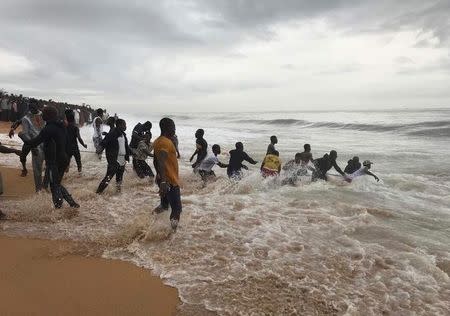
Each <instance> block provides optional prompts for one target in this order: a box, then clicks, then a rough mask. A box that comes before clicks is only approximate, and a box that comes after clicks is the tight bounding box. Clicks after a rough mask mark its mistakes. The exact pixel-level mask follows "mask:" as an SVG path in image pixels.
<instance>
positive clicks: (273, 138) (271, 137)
mask: <svg viewBox="0 0 450 316" xmlns="http://www.w3.org/2000/svg"><path fill="white" fill-rule="evenodd" d="M275 140H278V138H277V137H276V136H275V135H272V136H270V141H271V142H273V141H275Z"/></svg>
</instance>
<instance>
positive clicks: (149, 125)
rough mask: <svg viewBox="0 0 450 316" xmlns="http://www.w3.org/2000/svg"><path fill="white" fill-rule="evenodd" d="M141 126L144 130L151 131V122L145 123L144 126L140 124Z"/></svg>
mask: <svg viewBox="0 0 450 316" xmlns="http://www.w3.org/2000/svg"><path fill="white" fill-rule="evenodd" d="M142 126H143V127H144V128H145V130H149V129H152V122H150V121H147V122H145V123H144V124H142Z"/></svg>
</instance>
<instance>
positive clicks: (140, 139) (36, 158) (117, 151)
mask: <svg viewBox="0 0 450 316" xmlns="http://www.w3.org/2000/svg"><path fill="white" fill-rule="evenodd" d="M92 122H93V123H92V126H93V136H92V141H93V144H94V147H95V153H96V155H97V157H98V159H99V160H100V161H101V160H102V157H103V153H104V154H105V156H106V163H107V168H106V175H105V176H104V178H103V179H102V180H101V181H100V183H99V185H98V187H97V190H96V192H97V194H102V193H103V192H104V191H105V190H106V189H107V187H108V185H109V183H110V182H111V181H112V179H113V178H114V177H115V179H116V190H117V192H121V189H122V181H123V176H124V171H125V166H126V164H127V162H130V158H131V159H132V166H133V169H134V171H135V172H136V174H137V176H138V177H139V178H141V179H144V178H148V179H149V182H150V183H152V182H153V181H155V182H156V184H157V185H158V187H159V195H160V204H159V205H158V206H157V207H156V208H155V209H154V213H157V214H158V213H161V212H164V211H166V210H168V209H169V206H170V208H171V214H170V224H171V227H172V228H173V229H174V230H175V229H176V228H177V226H178V223H179V220H180V214H181V212H182V204H181V191H180V181H179V169H178V159H179V158H180V152H179V150H178V138H177V136H176V134H175V131H176V128H175V122H174V121H173V120H172V119H170V118H167V117H166V118H163V119H161V120H160V122H159V127H160V131H161V133H160V136H159V137H157V138H156V139H155V140H154V141H153V142H152V133H151V129H152V123H151V122H149V121H147V122H145V123H138V124H137V125H136V126H135V127H134V128H133V130H132V133H131V140H130V142H129V141H128V138H127V134H126V130H127V124H126V122H125V120H123V119H121V118H118V117H117V115H116V116H114V117H105V113H104V111H103V110H102V109H98V110H96V113H95V117H94V118H93V120H92ZM21 124H22V132H21V133H19V137H20V138H21V139H22V140H23V142H24V145H23V148H22V151H18V150H13V149H8V148H6V147H0V151H1V152H4V153H15V154H17V155H19V156H20V160H21V162H22V163H23V168H24V170H26V166H25V162H24V161H26V155H27V154H28V153H29V152H30V151H31V152H32V166H33V174H34V181H35V189H36V191H37V192H38V191H40V190H42V189H43V188H45V187H47V186H48V185H49V186H50V191H51V193H52V200H53V204H54V206H55V208H61V207H62V205H63V202H64V201H66V202H67V203H68V204H69V206H70V207H73V208H79V207H80V205H79V204H78V203H77V202H75V200H74V199H73V198H72V196H71V195H70V193H69V192H68V191H67V189H66V188H65V187H64V186H63V184H62V179H63V176H64V173H65V172H66V171H67V170H68V166H69V164H70V159H71V157H72V156H73V157H75V160H76V164H77V168H78V171H79V172H81V171H82V162H81V156H80V151H79V147H78V143H80V144H81V145H82V146H84V147H86V144H85V143H84V141H83V139H82V138H81V136H80V131H79V128H78V126H77V124H76V122H75V116H74V111H73V110H72V109H70V108H66V110H65V111H64V118H63V119H62V118H61V117H60V116H59V112H58V111H57V109H56V108H55V107H54V106H52V105H49V106H45V107H43V108H42V111H40V110H39V106H38V103H37V102H33V101H32V102H30V103H29V112H28V113H27V115H26V116H24V118H22V120H21ZM105 126H108V127H109V130H108V131H107V132H106V131H104V127H105ZM13 131H14V126H13V127H12V129H11V133H12V134H13ZM11 133H10V136H11ZM194 136H195V151H194V153H193V154H192V156H191V157H190V161H191V162H192V161H193V160H194V158H195V162H194V163H193V164H192V168H193V171H194V173H196V174H198V175H199V177H200V178H201V180H202V182H203V186H206V185H207V183H208V182H210V181H212V180H214V179H215V177H216V175H215V173H214V171H213V167H214V166H215V165H218V166H219V167H220V168H226V169H227V175H228V177H229V178H230V179H232V180H234V181H240V180H241V179H242V178H243V176H244V173H243V171H242V170H243V169H244V170H245V169H248V167H247V166H246V165H245V164H244V162H248V163H250V164H252V165H256V164H258V162H257V161H256V160H255V159H253V158H252V157H250V156H249V155H248V154H247V153H246V152H245V151H244V145H243V143H242V142H237V143H236V144H235V149H233V150H231V151H230V152H229V161H228V163H224V162H221V161H220V160H219V158H218V155H220V153H221V148H220V145H218V144H214V145H213V146H211V150H212V153H211V154H210V155H208V142H207V141H206V140H205V131H204V130H203V129H198V130H197V131H196V132H195V135H194ZM277 143H278V138H277V137H276V136H275V135H274V136H271V137H270V144H269V145H268V147H267V151H266V154H265V156H264V158H263V160H262V163H261V166H260V173H261V176H262V177H263V178H273V179H281V181H280V184H281V185H293V186H295V185H296V184H298V183H299V182H300V181H304V180H303V179H305V180H306V179H307V178H309V179H310V180H311V181H313V182H314V181H317V180H324V181H328V180H329V175H328V171H329V170H330V169H331V168H334V169H335V170H336V171H337V172H338V173H339V174H340V175H341V176H342V177H343V179H344V180H345V181H347V182H351V181H352V180H353V179H355V178H357V177H360V176H364V175H370V176H372V177H374V178H375V179H376V180H377V181H379V178H378V177H377V176H376V175H375V174H373V173H372V172H371V171H370V168H371V165H372V162H371V161H369V160H365V161H364V162H363V163H362V164H361V163H360V162H359V157H357V156H355V157H353V158H352V159H350V160H349V161H348V165H347V166H346V167H345V169H344V171H342V169H341V168H340V167H339V165H338V164H337V162H336V159H337V152H336V151H335V150H331V151H330V153H327V154H325V155H323V156H322V157H320V158H317V159H314V158H313V155H312V153H311V146H310V145H309V144H305V145H304V151H303V152H299V153H297V154H295V156H294V159H292V160H290V161H288V162H287V163H286V164H285V165H282V162H281V159H280V154H279V152H278V150H277V149H276V145H277ZM149 157H153V166H154V168H155V171H156V175H155V173H154V172H153V170H152V168H151V166H150V165H149V164H148V163H147V161H146V160H147V159H148V158H149ZM44 160H45V167H46V168H45V172H43V161H44ZM43 173H44V180H42V174H43ZM22 175H25V176H26V172H24V171H22ZM2 215H3V216H4V214H0V216H2Z"/></svg>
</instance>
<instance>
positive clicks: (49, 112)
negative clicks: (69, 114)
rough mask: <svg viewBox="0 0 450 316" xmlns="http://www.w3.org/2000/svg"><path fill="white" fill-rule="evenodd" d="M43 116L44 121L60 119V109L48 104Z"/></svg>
mask: <svg viewBox="0 0 450 316" xmlns="http://www.w3.org/2000/svg"><path fill="white" fill-rule="evenodd" d="M42 118H43V120H44V121H46V122H49V121H56V120H57V119H58V111H57V110H56V108H55V107H53V106H46V107H44V108H43V109H42Z"/></svg>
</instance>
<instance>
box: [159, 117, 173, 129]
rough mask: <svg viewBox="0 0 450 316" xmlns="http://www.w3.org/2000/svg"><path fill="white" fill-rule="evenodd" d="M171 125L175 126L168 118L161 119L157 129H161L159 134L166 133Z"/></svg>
mask: <svg viewBox="0 0 450 316" xmlns="http://www.w3.org/2000/svg"><path fill="white" fill-rule="evenodd" d="M172 125H175V122H174V121H173V120H172V119H170V118H168V117H163V118H162V119H161V120H160V121H159V128H161V132H165V131H167V129H169V128H170V127H171V126H172Z"/></svg>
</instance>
